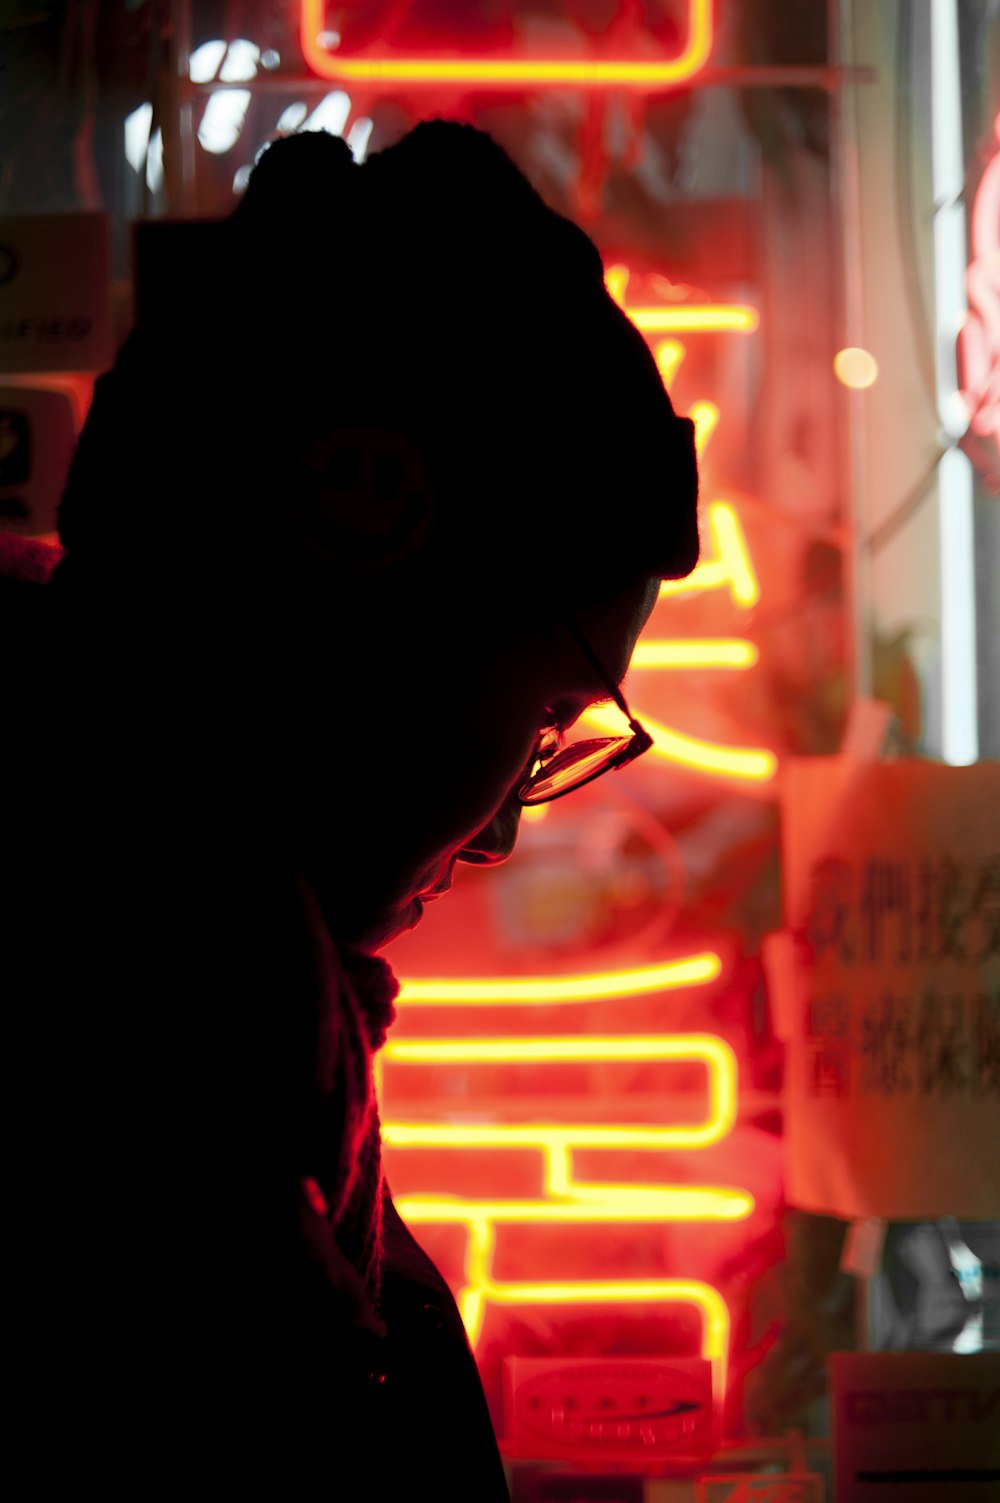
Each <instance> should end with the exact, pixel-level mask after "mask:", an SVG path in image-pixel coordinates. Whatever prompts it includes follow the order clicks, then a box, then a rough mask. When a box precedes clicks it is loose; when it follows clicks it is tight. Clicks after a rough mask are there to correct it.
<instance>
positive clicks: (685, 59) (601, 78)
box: [299, 0, 713, 89]
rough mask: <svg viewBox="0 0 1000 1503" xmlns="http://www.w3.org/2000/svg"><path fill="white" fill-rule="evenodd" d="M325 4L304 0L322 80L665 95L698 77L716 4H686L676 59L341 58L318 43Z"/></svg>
mask: <svg viewBox="0 0 1000 1503" xmlns="http://www.w3.org/2000/svg"><path fill="white" fill-rule="evenodd" d="M325 10H326V5H325V0H301V8H300V12H299V15H300V27H299V38H300V42H301V46H302V54H303V56H304V58H305V60H306V63H307V64H308V66H309V67H310V68H311V69H312V70H313V72H314V73H318V74H319V75H320V77H321V78H337V79H342V80H345V81H350V80H356V81H358V82H363V83H368V84H399V83H405V84H410V85H413V86H419V87H422V86H426V85H434V84H438V85H442V84H470V85H471V84H474V85H475V86H476V87H477V88H497V89H510V88H520V87H522V86H523V85H525V84H528V85H531V86H532V87H533V88H545V87H562V88H565V87H577V88H585V89H606V88H626V89H664V88H669V87H671V86H672V85H676V84H680V83H683V82H684V81H685V80H686V79H689V78H692V77H693V76H694V74H696V73H698V72H699V71H700V70H701V69H702V68H703V67H704V66H705V63H706V62H707V61H708V57H709V54H710V52H711V50H712V33H713V26H712V0H688V34H687V40H686V42H685V44H684V48H683V50H682V51H681V53H680V54H679V55H678V56H677V57H674V58H662V59H659V60H653V59H650V58H648V57H647V58H607V59H596V58H595V59H589V58H551V59H547V58H515V57H511V58H483V57H457V58H456V57H398V56H397V57H394V56H386V55H385V54H382V55H380V56H375V55H369V56H367V57H342V56H341V55H340V54H339V53H333V52H328V51H327V50H326V48H325V47H323V46H321V44H320V37H321V36H322V35H323V33H324V32H325V30H326V18H325Z"/></svg>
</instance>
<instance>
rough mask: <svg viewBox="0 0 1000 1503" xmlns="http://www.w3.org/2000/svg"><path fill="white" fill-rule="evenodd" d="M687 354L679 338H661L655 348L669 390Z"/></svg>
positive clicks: (659, 369)
mask: <svg viewBox="0 0 1000 1503" xmlns="http://www.w3.org/2000/svg"><path fill="white" fill-rule="evenodd" d="M616 301H617V299H616ZM686 354H687V350H685V348H684V346H683V345H682V344H681V342H680V340H679V339H661V340H660V341H659V342H658V343H657V345H656V347H655V349H654V350H653V356H654V358H655V360H656V368H657V370H658V371H659V372H660V376H661V377H662V380H663V384H664V386H665V387H666V388H667V390H668V391H669V390H670V387H671V385H672V383H673V379H674V377H675V376H676V374H677V372H678V371H679V370H680V368H681V365H682V364H683V361H684V356H685V355H686Z"/></svg>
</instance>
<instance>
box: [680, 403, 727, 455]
mask: <svg viewBox="0 0 1000 1503" xmlns="http://www.w3.org/2000/svg"><path fill="white" fill-rule="evenodd" d="M687 415H688V417H689V418H691V419H693V421H694V445H695V449H696V450H697V453H698V458H699V459H700V458H701V456H702V455H703V454H704V452H705V450H706V449H707V448H708V445H709V442H710V440H711V437H712V434H713V433H714V432H715V430H716V428H717V427H718V426H719V409H718V407H716V405H715V403H714V402H694V403H693V404H692V405H691V406H690V407H689V408H688V413H687Z"/></svg>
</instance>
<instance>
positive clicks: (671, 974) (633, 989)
mask: <svg viewBox="0 0 1000 1503" xmlns="http://www.w3.org/2000/svg"><path fill="white" fill-rule="evenodd" d="M721 970H722V963H721V961H720V960H719V957H718V955H715V954H713V953H712V952H711V951H707V952H705V953H704V954H701V955H691V956H688V957H687V958H686V959H684V960H671V961H666V962H665V963H664V964H662V965H651V966H638V967H635V968H634V969H632V970H627V971H606V972H599V973H588V974H587V975H583V976H490V977H482V978H477V977H467V978H462V979H459V978H454V979H453V978H450V977H449V978H446V977H440V978H438V977H434V978H430V977H428V978H421V979H419V980H417V979H410V980H406V981H403V982H402V984H401V986H400V990H399V996H398V997H397V998H396V1005H397V1007H414V1006H420V1007H463V1006H466V1005H468V1004H470V1003H471V1004H472V1005H473V1006H480V1007H483V1006H495V1005H497V1004H502V1005H505V1006H509V1005H513V1006H518V1007H530V1006H533V1005H534V1004H535V1003H537V1002H545V1003H548V1004H550V1005H551V1004H556V1003H564V1002H603V1001H610V1000H611V999H612V998H614V997H644V996H649V995H650V994H651V993H653V992H664V991H673V990H675V989H676V988H677V987H682V986H704V985H705V984H706V982H709V981H714V980H715V979H716V977H717V976H718V975H719V974H720V972H721Z"/></svg>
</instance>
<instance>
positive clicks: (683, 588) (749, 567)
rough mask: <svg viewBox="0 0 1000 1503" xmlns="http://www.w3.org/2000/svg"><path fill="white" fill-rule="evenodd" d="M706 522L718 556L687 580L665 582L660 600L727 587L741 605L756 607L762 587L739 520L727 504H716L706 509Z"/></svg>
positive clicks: (699, 565) (717, 502)
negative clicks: (751, 560) (758, 581)
mask: <svg viewBox="0 0 1000 1503" xmlns="http://www.w3.org/2000/svg"><path fill="white" fill-rule="evenodd" d="M706 520H707V522H708V529H709V532H710V534H711V537H712V542H713V543H714V545H715V551H716V554H717V557H716V558H714V559H709V560H708V561H706V562H705V563H700V564H698V565H697V567H696V568H695V569H694V571H693V572H692V573H691V574H689V575H688V577H687V578H686V579H666V580H664V582H663V583H662V584H661V585H660V599H661V600H663V599H666V598H667V597H670V596H674V595H690V594H693V593H696V592H697V591H699V590H720V589H726V588H728V589H729V591H730V594H731V595H732V598H733V600H734V601H735V602H736V603H737V604H738V605H742V606H751V605H756V604H757V601H758V600H759V599H760V585H759V584H758V583H757V576H756V574H755V573H754V568H753V564H752V563H751V562H750V554H749V552H748V551H747V545H746V538H745V537H744V535H743V528H742V527H741V525H740V520H739V517H738V516H737V515H736V512H735V511H734V510H733V508H732V507H731V506H730V505H729V503H728V502H726V501H713V502H711V503H710V505H709V506H708V508H707V512H706Z"/></svg>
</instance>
